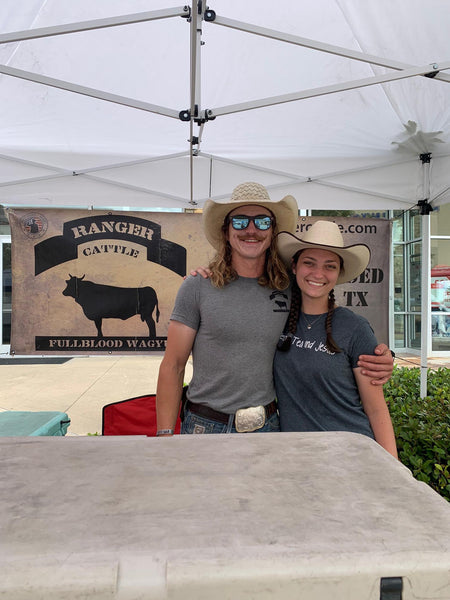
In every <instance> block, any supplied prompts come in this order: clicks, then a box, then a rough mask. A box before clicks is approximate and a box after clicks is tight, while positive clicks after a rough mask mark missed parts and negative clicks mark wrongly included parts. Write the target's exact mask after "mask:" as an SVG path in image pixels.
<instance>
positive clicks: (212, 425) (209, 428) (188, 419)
mask: <svg viewBox="0 0 450 600" xmlns="http://www.w3.org/2000/svg"><path fill="white" fill-rule="evenodd" d="M233 421H234V415H230V418H229V420H228V424H225V423H219V421H213V420H211V419H205V417H200V415H194V413H192V412H191V411H190V410H187V409H185V412H184V420H183V422H182V423H181V433H237V431H236V429H235V427H234V426H233ZM271 431H280V419H279V417H278V413H276V412H275V413H274V414H273V415H272V416H271V417H269V418H268V419H266V422H265V423H264V426H263V427H261V429H257V430H256V431H253V432H252V433H266V432H271Z"/></svg>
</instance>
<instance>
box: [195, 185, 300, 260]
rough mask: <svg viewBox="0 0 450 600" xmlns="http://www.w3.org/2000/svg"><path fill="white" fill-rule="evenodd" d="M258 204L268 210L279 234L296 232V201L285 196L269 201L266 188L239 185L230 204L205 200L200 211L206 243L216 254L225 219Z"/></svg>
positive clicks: (229, 201) (220, 241)
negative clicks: (239, 210) (242, 209)
mask: <svg viewBox="0 0 450 600" xmlns="http://www.w3.org/2000/svg"><path fill="white" fill-rule="evenodd" d="M248 204H257V205H258V206H263V207H264V208H267V209H268V210H270V212H271V213H272V214H273V215H274V216H275V219H276V221H277V230H278V231H282V230H285V231H295V229H296V226H297V216H298V207H297V202H296V200H295V198H293V197H292V196H285V197H284V198H282V199H281V200H278V201H274V200H271V199H270V197H269V194H268V192H267V190H266V188H265V187H264V186H263V185H261V184H259V183H254V182H247V183H241V184H240V185H238V186H237V187H235V188H234V190H233V193H232V195H231V199H230V200H226V201H217V202H216V201H214V200H207V201H206V202H205V206H204V208H203V229H204V232H205V236H206V239H207V240H208V242H209V243H210V244H211V245H212V246H214V248H215V249H216V250H218V249H219V248H220V246H221V244H222V225H223V223H224V221H225V217H226V216H227V215H228V213H230V212H231V211H232V210H234V209H235V208H239V206H246V205H248Z"/></svg>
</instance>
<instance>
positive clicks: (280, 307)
mask: <svg viewBox="0 0 450 600" xmlns="http://www.w3.org/2000/svg"><path fill="white" fill-rule="evenodd" d="M270 299H271V300H272V301H273V303H274V305H275V306H274V307H273V312H289V306H288V296H287V295H286V294H285V293H284V292H280V291H278V290H275V291H273V292H272V293H271V294H270Z"/></svg>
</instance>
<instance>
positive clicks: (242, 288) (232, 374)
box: [171, 276, 290, 414]
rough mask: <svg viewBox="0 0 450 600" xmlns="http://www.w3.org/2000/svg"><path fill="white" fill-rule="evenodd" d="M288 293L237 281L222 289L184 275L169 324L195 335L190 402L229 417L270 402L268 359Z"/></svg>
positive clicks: (271, 387) (242, 279) (271, 386)
mask: <svg viewBox="0 0 450 600" xmlns="http://www.w3.org/2000/svg"><path fill="white" fill-rule="evenodd" d="M289 304H290V290H284V291H282V292H280V291H278V290H272V289H270V288H267V287H263V286H261V285H258V280H257V279H251V278H246V277H239V278H238V279H237V280H236V281H232V282H231V283H228V284H227V285H225V286H224V287H223V288H216V287H214V286H213V285H212V283H211V281H210V280H209V279H204V278H203V277H200V276H196V277H192V276H189V277H188V278H187V279H186V280H185V281H184V282H183V283H182V285H181V287H180V289H179V291H178V294H177V298H176V300H175V307H174V310H173V312H172V315H171V320H173V321H179V322H181V323H183V324H185V325H187V326H188V327H191V328H192V329H195V330H196V331H197V335H196V337H195V341H194V345H193V348H192V358H193V377H192V380H191V382H190V383H189V390H188V398H189V400H191V402H195V403H198V404H206V405H207V406H210V407H211V408H213V409H215V410H218V411H221V412H224V413H227V414H232V413H234V412H236V410H238V409H239V408H247V407H249V406H259V405H263V406H265V405H267V404H269V403H270V402H272V400H274V399H275V390H274V384H273V357H274V353H275V349H276V345H277V342H278V340H279V337H280V334H281V333H282V331H283V327H284V325H285V322H286V319H287V316H288V314H289Z"/></svg>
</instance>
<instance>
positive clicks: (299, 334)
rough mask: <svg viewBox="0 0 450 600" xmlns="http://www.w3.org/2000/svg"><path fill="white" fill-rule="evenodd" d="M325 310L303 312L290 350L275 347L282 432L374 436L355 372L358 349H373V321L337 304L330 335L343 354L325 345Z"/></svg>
mask: <svg viewBox="0 0 450 600" xmlns="http://www.w3.org/2000/svg"><path fill="white" fill-rule="evenodd" d="M325 318H326V314H324V315H322V316H321V317H320V318H319V320H318V321H317V322H314V320H315V319H317V315H316V316H314V315H307V319H308V321H309V323H314V325H313V326H312V327H311V329H309V330H308V329H307V327H306V324H305V318H304V317H303V315H302V316H301V317H300V319H299V321H298V324H297V331H296V335H295V337H294V339H293V342H292V345H291V348H290V350H289V351H288V352H280V351H277V352H276V356H275V361H274V378H275V387H276V392H277V398H278V410H279V412H280V427H281V431H351V432H355V433H362V434H364V435H368V436H369V437H371V438H373V437H374V436H373V432H372V428H371V427H370V424H369V420H368V418H367V416H366V414H365V412H364V409H363V407H362V404H361V401H360V396H359V392H358V387H357V385H356V381H355V378H354V375H353V369H354V368H355V367H357V361H358V357H359V355H360V354H373V352H374V350H375V347H376V346H377V340H376V338H375V335H374V333H373V331H372V328H371V327H370V324H369V322H368V321H367V320H366V319H365V318H364V317H361V316H359V315H356V314H355V313H353V312H351V311H350V310H348V309H347V308H343V307H337V308H336V309H335V313H334V315H333V321H332V335H333V339H334V340H335V342H336V343H337V345H338V346H339V347H340V348H341V350H342V352H340V353H334V354H333V353H329V352H328V351H327V349H326V347H325V344H326V332H325Z"/></svg>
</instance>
